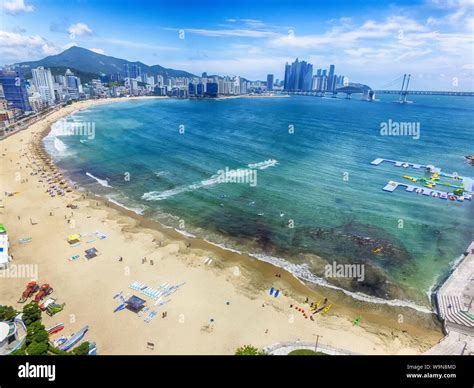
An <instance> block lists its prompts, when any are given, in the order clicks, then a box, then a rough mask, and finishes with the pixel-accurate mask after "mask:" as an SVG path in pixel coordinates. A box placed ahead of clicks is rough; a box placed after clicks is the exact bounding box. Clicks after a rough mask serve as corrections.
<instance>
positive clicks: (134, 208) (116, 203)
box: [105, 195, 145, 216]
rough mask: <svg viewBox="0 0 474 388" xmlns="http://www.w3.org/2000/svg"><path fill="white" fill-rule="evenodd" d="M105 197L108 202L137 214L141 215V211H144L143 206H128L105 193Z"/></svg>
mask: <svg viewBox="0 0 474 388" xmlns="http://www.w3.org/2000/svg"><path fill="white" fill-rule="evenodd" d="M105 198H107V200H108V201H109V202H112V203H113V204H115V205H117V206H120V207H122V208H124V209H126V210H130V211H132V212H134V213H135V214H138V215H140V216H141V215H143V213H144V212H145V208H144V207H129V206H125V205H124V204H123V203H121V202H119V201H117V200H116V199H114V197H112V196H111V195H106V196H105Z"/></svg>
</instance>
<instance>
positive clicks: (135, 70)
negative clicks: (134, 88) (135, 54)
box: [130, 63, 142, 81]
mask: <svg viewBox="0 0 474 388" xmlns="http://www.w3.org/2000/svg"><path fill="white" fill-rule="evenodd" d="M141 77H142V68H141V66H140V65H138V64H137V63H132V66H131V68H130V78H133V79H137V78H139V79H140V81H141Z"/></svg>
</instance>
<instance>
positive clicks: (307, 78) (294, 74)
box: [284, 58, 313, 91]
mask: <svg viewBox="0 0 474 388" xmlns="http://www.w3.org/2000/svg"><path fill="white" fill-rule="evenodd" d="M312 78H313V65H312V64H311V63H307V62H306V61H299V60H298V58H296V60H295V62H293V63H292V64H291V65H288V63H287V64H286V65H285V81H284V90H288V91H309V90H311V84H312Z"/></svg>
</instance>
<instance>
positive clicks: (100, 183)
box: [86, 172, 112, 187]
mask: <svg viewBox="0 0 474 388" xmlns="http://www.w3.org/2000/svg"><path fill="white" fill-rule="evenodd" d="M86 175H87V176H88V177H89V178H92V179H94V180H95V181H96V182H97V183H98V184H99V185H101V186H103V187H112V186H110V185H109V182H108V181H107V180H106V179H100V178H97V177H96V176H94V175H92V174H91V173H90V172H86Z"/></svg>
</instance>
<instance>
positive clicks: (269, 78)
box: [267, 74, 273, 90]
mask: <svg viewBox="0 0 474 388" xmlns="http://www.w3.org/2000/svg"><path fill="white" fill-rule="evenodd" d="M267 90H273V74H267Z"/></svg>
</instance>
